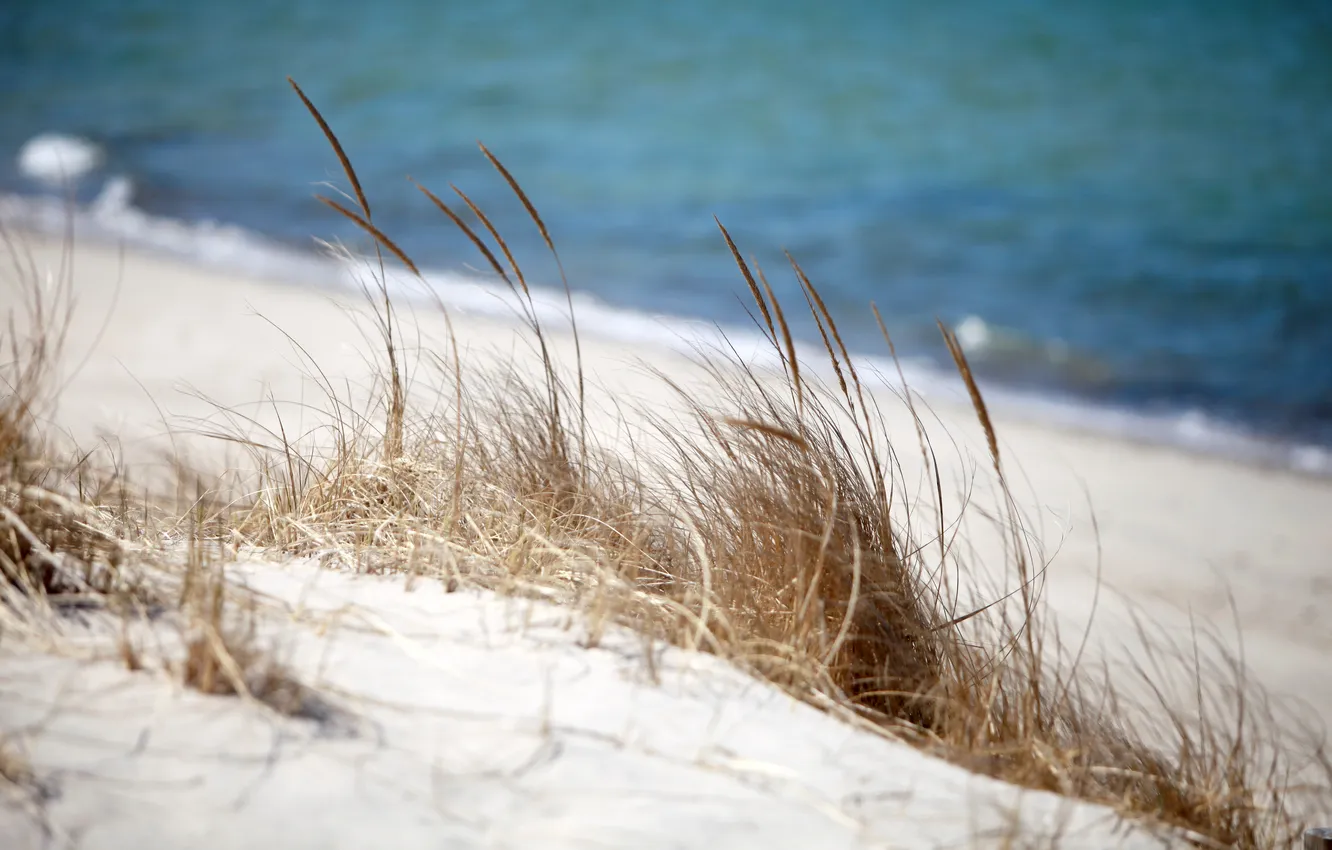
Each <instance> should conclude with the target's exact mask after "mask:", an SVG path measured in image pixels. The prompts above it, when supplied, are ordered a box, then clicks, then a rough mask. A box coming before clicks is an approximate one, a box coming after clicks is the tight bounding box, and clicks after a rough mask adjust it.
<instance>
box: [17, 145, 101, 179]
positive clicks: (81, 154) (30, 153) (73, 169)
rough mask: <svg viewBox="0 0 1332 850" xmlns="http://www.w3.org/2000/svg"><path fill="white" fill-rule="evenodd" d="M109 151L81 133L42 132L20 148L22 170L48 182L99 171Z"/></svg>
mask: <svg viewBox="0 0 1332 850" xmlns="http://www.w3.org/2000/svg"><path fill="white" fill-rule="evenodd" d="M105 159H106V154H105V153H104V152H103V151H102V149H101V148H100V147H98V145H97V144H96V143H95V142H92V141H89V140H88V139H84V138H81V137H79V136H67V135H64V134H61V133H42V134H41V135H39V136H34V137H32V138H31V139H29V140H28V141H27V142H25V143H24V144H23V147H21V148H19V152H18V157H17V163H18V170H19V173H20V174H22V175H23V176H25V177H28V178H30V179H32V180H36V181H38V182H40V183H46V184H61V183H67V182H72V181H75V180H78V179H79V178H81V177H84V176H85V175H87V174H89V173H90V172H92V171H95V170H97V169H98V168H100V167H101V166H102V163H103V162H104V161H105Z"/></svg>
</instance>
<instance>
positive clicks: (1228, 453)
mask: <svg viewBox="0 0 1332 850" xmlns="http://www.w3.org/2000/svg"><path fill="white" fill-rule="evenodd" d="M115 179H117V178H113V179H112V180H111V181H109V184H114V182H115ZM116 194H117V193H116V191H115V190H114V189H112V190H111V191H108V190H107V189H104V190H103V195H104V196H107V195H109V196H113V197H111V198H110V199H109V201H108V202H107V203H104V204H100V205H99V202H98V201H94V202H93V203H92V204H89V205H87V206H85V207H81V208H75V209H73V210H72V212H73V216H74V220H73V227H74V229H75V230H76V231H78V232H79V234H80V235H79V236H78V240H79V241H80V242H82V243H87V244H89V245H92V246H97V247H99V248H103V249H107V250H111V249H116V250H119V249H120V248H122V247H123V248H125V249H126V250H129V251H135V252H145V253H147V254H149V255H152V256H155V257H157V258H158V259H161V260H165V261H171V262H180V263H185V264H189V265H196V266H198V267H199V269H200V270H201V271H205V272H208V273H210V274H221V275H229V276H233V277H241V278H245V279H249V280H262V281H268V282H270V283H273V284H274V285H279V286H293V287H297V288H301V289H304V290H307V291H310V292H314V293H321V294H326V295H332V296H338V295H344V296H345V295H346V294H347V293H353V294H354V293H355V290H356V284H355V283H354V282H353V281H352V279H351V278H352V273H351V269H350V266H348V265H347V264H345V263H339V262H337V261H334V260H333V259H332V258H330V257H329V256H327V255H326V254H324V253H322V252H320V251H319V250H316V249H315V248H313V247H311V248H309V249H308V250H302V249H301V248H300V247H299V246H295V245H291V244H288V243H286V242H283V241H278V240H273V239H270V238H269V237H268V236H265V235H264V234H261V233H256V232H253V231H250V230H247V229H245V228H243V227H241V226H238V225H230V224H223V223H218V222H214V221H211V220H208V221H203V222H196V223H189V222H181V221H176V220H174V219H166V218H160V217H156V216H153V215H151V214H149V213H145V212H143V211H142V210H140V209H138V208H136V207H133V206H132V205H131V204H130V196H129V194H124V195H123V196H121V197H119V198H116V197H114V196H115V195H116ZM70 213H71V208H70V206H69V205H68V204H66V203H64V202H61V201H58V200H57V199H54V198H51V197H49V196H27V195H3V194H0V226H2V227H10V228H13V229H14V230H15V231H16V232H25V231H26V232H30V233H33V234H35V235H38V236H40V237H41V238H43V239H53V238H59V236H60V235H61V234H62V233H63V232H64V228H65V227H67V226H69V223H70V221H69V216H70ZM390 274H391V275H393V274H394V270H392V269H391V270H390ZM426 274H427V277H428V278H429V279H430V280H431V281H432V285H434V286H437V287H439V288H440V289H441V290H442V291H443V295H442V296H440V297H443V298H445V299H446V300H447V301H448V302H449V307H450V309H455V310H459V311H461V312H469V311H471V312H474V313H476V314H478V315H482V316H485V317H486V318H487V319H491V320H495V321H499V322H507V321H510V320H511V319H512V313H510V315H505V312H506V306H505V305H504V304H503V303H502V301H503V300H504V298H505V295H504V293H502V292H501V291H499V290H498V288H497V287H496V286H495V285H494V284H491V283H489V282H487V281H485V280H484V279H483V278H480V277H470V276H468V275H465V274H460V273H456V272H437V271H431V270H429V269H427V270H426ZM394 284H395V286H394V295H395V297H396V298H397V299H398V300H399V301H401V302H403V303H406V302H409V301H410V302H412V303H413V304H415V305H416V306H417V307H418V308H429V307H430V306H431V305H430V301H431V297H430V296H426V295H425V294H424V293H422V292H421V291H420V290H419V286H418V285H417V284H416V282H415V281H412V280H411V279H410V277H409V276H408V275H407V274H406V272H405V271H402V273H401V274H400V275H397V276H396V279H395V281H394ZM736 285H737V287H742V285H743V281H742V280H741V279H740V278H739V275H738V273H737V275H736ZM413 290H415V291H413ZM739 291H740V290H739V289H737V293H738V292H739ZM536 292H537V294H538V307H539V309H540V311H541V312H542V313H544V314H545V316H546V320H547V321H548V322H551V323H552V324H553V323H554V322H557V321H558V322H563V321H564V319H563V315H564V313H565V312H566V307H565V304H564V296H563V293H561V292H559V291H557V290H555V289H538V290H536ZM574 301H575V310H576V312H577V314H578V315H579V316H580V317H583V318H586V317H588V316H592V317H595V318H598V319H600V321H598V322H595V323H594V322H587V321H581V322H580V331H581V333H582V335H583V336H584V337H597V338H600V339H603V340H605V341H608V342H618V343H633V344H635V345H638V344H642V343H643V342H644V341H645V340H646V342H647V343H648V345H649V346H655V347H657V348H660V349H662V350H663V351H668V352H669V353H670V355H671V356H679V355H680V354H681V353H682V352H683V353H687V352H688V351H689V350H690V348H691V347H692V346H696V345H699V344H708V345H713V344H717V343H718V342H719V341H720V340H721V338H722V337H721V335H722V334H725V335H726V337H727V338H728V339H729V340H730V341H731V342H735V343H737V344H738V345H739V346H740V347H741V348H742V349H747V348H752V347H755V346H759V345H761V343H759V342H758V341H757V336H756V335H755V334H754V332H753V331H751V330H747V329H739V328H734V327H727V326H718V325H716V324H715V323H713V322H712V321H710V320H706V319H700V318H691V317H687V316H680V315H668V314H664V313H657V312H649V311H639V310H636V309H633V308H627V307H619V306H613V305H610V304H607V303H605V302H603V301H601V300H600V299H598V298H597V297H596V296H594V295H591V294H589V293H580V292H577V291H575V293H574ZM619 328H626V329H632V330H617V329H619ZM797 346H798V348H800V349H801V351H802V352H803V353H802V357H809V359H810V360H811V362H812V363H813V364H814V366H815V368H816V370H817V369H818V367H819V365H820V364H819V361H820V360H821V358H822V352H821V351H820V350H819V349H818V346H817V344H816V342H814V341H809V340H803V341H802V340H797ZM852 353H853V354H854V355H855V356H856V358H857V360H858V361H859V362H862V363H868V364H870V365H871V366H872V367H873V368H875V369H877V370H878V371H879V373H880V374H882V376H883V377H884V378H885V384H886V386H885V387H881V389H885V388H891V387H895V386H900V385H899V383H898V381H897V378H896V367H895V366H894V364H893V363H892V362H891V360H889V359H888V357H887V353H886V352H869V353H866V352H858V351H853V352H852ZM903 368H904V369H905V371H906V373H907V379H908V383H909V384H910V385H911V386H912V387H913V390H914V391H915V392H916V393H917V394H919V395H921V396H927V397H940V396H941V397H943V398H945V399H946V400H947V402H948V403H949V404H953V405H962V406H966V405H967V404H968V402H967V401H966V393H965V390H964V388H963V387H962V385H961V382H960V381H958V380H957V378H956V376H955V375H954V374H952V373H951V372H950V371H949V369H948V367H947V366H946V365H941V364H938V363H934V362H927V361H926V360H924V359H923V358H920V357H906V358H905V359H904V361H903ZM824 371H825V372H827V373H826V374H822V373H821V377H823V378H825V379H831V378H832V377H833V376H832V374H831V372H830V371H827V370H824ZM981 386H982V388H983V389H984V390H985V391H986V395H987V401H988V402H989V404H990V406H991V408H992V409H993V410H995V411H1002V412H1003V413H1004V414H1005V416H1006V418H1008V419H1011V420H1012V421H1014V422H1019V423H1022V424H1023V425H1029V426H1032V427H1036V428H1049V429H1056V430H1060V431H1063V432H1066V433H1068V434H1072V435H1076V434H1084V435H1087V436H1090V437H1093V438H1102V439H1110V440H1117V441H1120V442H1123V443H1125V444H1127V445H1130V446H1139V447H1143V448H1152V447H1159V448H1162V449H1165V450H1167V451H1174V452H1180V453H1183V454H1187V455H1191V456H1196V457H1205V458H1214V459H1220V460H1223V461H1227V462H1230V463H1234V464H1237V465H1240V466H1244V467H1256V468H1260V469H1266V470H1272V471H1283V472H1289V473H1291V474H1294V475H1297V476H1301V477H1309V478H1312V479H1315V480H1329V481H1332V445H1320V444H1315V443H1309V442H1301V441H1299V440H1296V439H1294V438H1282V437H1277V436H1274V435H1268V434H1263V433H1261V432H1257V431H1253V430H1251V429H1249V428H1248V427H1247V426H1245V425H1243V424H1239V423H1232V422H1228V421H1225V420H1221V419H1217V418H1214V417H1212V416H1210V415H1208V414H1205V413H1201V412H1198V411H1195V410H1183V411H1171V412H1162V411H1147V410H1135V409H1133V408H1130V407H1126V406H1123V405H1117V404H1112V403H1101V402H1093V401H1090V400H1085V399H1079V398H1077V397H1076V396H1075V395H1073V394H1069V393H1064V392H1059V391H1049V392H1044V391H1037V390H1029V389H1019V388H1015V387H1009V386H1005V385H1002V384H991V383H990V382H988V381H985V380H982V381H981ZM1110 422H1113V423H1114V424H1108V423H1110Z"/></svg>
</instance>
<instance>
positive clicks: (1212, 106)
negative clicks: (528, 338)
mask: <svg viewBox="0 0 1332 850" xmlns="http://www.w3.org/2000/svg"><path fill="white" fill-rule="evenodd" d="M287 75H292V76H294V77H295V78H296V79H297V80H298V81H299V82H301V83H302V85H303V86H304V87H305V89H306V91H307V92H308V93H309V95H310V96H311V98H312V99H313V100H314V101H315V102H316V103H317V104H318V105H319V106H320V107H321V109H322V110H323V111H324V113H325V115H326V117H327V118H328V120H329V121H330V122H331V123H332V125H333V126H334V128H335V129H336V130H337V131H338V133H339V135H340V136H341V137H342V140H343V143H344V145H345V146H346V148H347V149H348V151H349V153H350V154H351V156H352V157H353V159H354V161H355V162H356V164H357V166H358V170H359V171H360V174H361V178H362V182H363V183H364V184H365V185H366V186H367V188H368V190H369V193H370V197H371V201H372V204H373V205H374V212H375V216H376V219H377V221H378V222H379V223H380V225H381V226H382V227H383V228H384V229H385V230H387V231H388V232H390V233H392V234H394V235H395V237H397V238H399V241H400V242H401V243H402V244H403V245H404V247H406V248H408V249H409V251H410V252H411V253H412V254H413V255H414V256H415V257H416V258H417V259H418V261H419V262H420V263H421V264H423V265H427V266H430V267H432V268H436V269H443V270H455V271H456V270H464V269H465V268H467V267H468V266H475V265H477V264H478V262H479V260H478V258H477V257H475V255H474V254H473V252H472V251H471V250H470V249H469V247H468V246H467V244H466V243H465V242H464V241H462V240H461V239H460V238H459V237H457V236H455V235H454V234H453V233H452V232H451V228H450V227H448V226H446V224H445V223H444V222H442V221H441V220H440V217H439V216H438V215H437V214H435V213H433V212H432V210H431V209H430V207H429V205H428V203H427V202H426V201H425V199H424V198H422V197H421V196H420V195H419V194H418V193H417V192H416V191H415V190H414V189H413V188H412V187H411V186H410V184H409V183H408V182H407V181H406V179H405V178H406V176H407V175H410V176H411V177H413V178H415V179H418V180H420V181H421V182H423V183H425V184H426V185H428V186H431V187H433V188H435V189H436V190H437V191H440V192H445V191H447V187H448V184H449V183H450V182H454V183H457V184H458V185H459V186H460V187H462V188H464V189H465V190H466V191H468V192H469V193H470V194H472V195H473V197H474V198H476V199H477V200H479V201H480V202H481V203H482V205H483V206H487V207H488V208H491V210H492V212H493V213H494V215H495V217H496V218H498V219H499V220H501V221H505V222H511V223H512V224H511V226H510V227H509V228H508V230H509V231H510V232H511V233H512V234H513V236H514V237H515V241H516V242H518V243H520V244H521V245H522V246H524V247H527V248H531V249H535V248H536V247H537V245H538V244H539V243H537V241H536V235H535V233H534V232H533V231H532V229H531V228H530V227H528V226H527V225H526V223H525V222H524V221H523V220H522V219H521V218H520V215H521V211H520V210H519V208H518V207H517V206H516V204H515V203H514V202H513V201H512V199H511V198H510V197H509V196H508V195H507V194H506V190H505V188H504V186H503V184H502V183H501V182H500V181H499V180H498V179H497V178H496V177H495V175H494V174H493V172H491V171H490V170H489V168H488V166H487V165H486V164H485V162H484V160H482V159H481V157H480V155H479V154H478V153H477V151H476V148H475V141H476V140H477V139H478V138H479V139H481V140H483V141H484V142H485V143H486V144H487V146H489V147H490V148H491V149H492V150H493V151H494V152H495V153H496V154H498V155H499V156H500V157H501V158H502V159H503V160H504V161H505V162H506V164H507V165H508V166H509V167H510V169H511V170H512V171H513V172H514V174H515V175H516V176H517V177H518V178H519V179H520V180H521V181H522V183H523V185H524V186H525V188H526V189H527V191H528V193H529V194H530V196H531V197H532V198H533V199H534V200H535V202H536V203H537V205H538V206H539V207H540V208H541V210H542V212H543V213H544V215H545V217H546V219H547V221H548V222H549V223H550V224H551V228H552V231H553V235H554V236H555V237H556V239H557V241H558V242H559V243H560V246H561V251H562V254H563V257H564V260H565V263H566V266H567V267H568V269H569V271H570V274H571V277H572V279H573V283H574V286H575V288H577V289H579V290H581V291H584V292H587V293H590V294H592V295H595V296H596V297H597V298H599V299H600V300H601V301H603V302H606V303H608V304H610V305H615V306H619V307H623V308H629V309H634V310H640V311H650V312H656V313H667V314H671V315H677V316H685V317H697V318H704V319H709V320H714V321H718V322H721V323H723V324H726V325H734V326H743V325H744V324H745V323H747V321H748V319H747V317H746V315H745V313H744V309H743V305H742V303H741V301H740V299H739V296H740V294H741V293H742V291H743V285H742V283H741V281H740V279H739V277H738V275H737V274H736V273H735V271H734V269H733V267H732V266H731V264H730V261H729V259H728V256H727V254H726V251H725V248H724V245H723V244H722V243H721V241H720V239H719V237H718V235H717V232H716V228H715V225H714V224H713V221H712V216H713V215H714V214H715V215H718V216H720V217H721V219H722V220H723V221H724V222H725V223H726V224H727V225H728V226H729V227H730V228H731V230H732V232H733V234H734V235H735V236H736V238H737V239H738V241H740V243H741V244H742V247H743V249H744V250H745V251H746V252H748V253H753V254H755V255H757V256H758V257H759V259H760V260H761V262H762V263H763V264H764V266H765V268H767V269H768V270H769V272H770V277H771V278H772V279H773V280H774V284H775V285H777V286H778V289H779V291H781V292H783V293H785V294H787V295H788V296H790V297H792V298H798V297H799V296H798V294H797V290H796V288H795V285H794V281H793V280H792V278H791V276H790V275H789V274H782V273H780V268H781V264H782V262H783V261H782V256H781V249H783V248H788V249H790V250H791V252H792V253H793V254H794V255H795V256H796V257H797V258H798V259H799V260H800V261H801V263H802V264H803V265H804V266H805V268H806V269H807V271H808V272H809V273H810V275H811V277H813V278H814V280H815V282H816V283H817V284H818V285H819V286H820V287H821V288H822V290H823V292H824V294H825V296H826V297H827V300H828V301H829V304H830V306H831V307H832V309H833V310H834V312H835V313H836V314H837V315H838V316H839V317H840V319H841V320H842V322H843V325H844V331H845V332H846V335H847V336H848V337H849V338H850V340H851V341H852V344H853V347H855V348H859V349H861V350H863V351H870V352H878V351H881V350H882V345H881V343H880V341H879V340H878V338H877V332H876V331H875V329H874V326H873V323H872V319H871V318H870V316H869V314H868V312H867V311H866V309H865V306H866V304H867V303H868V302H869V301H871V300H873V301H875V302H877V303H878V305H879V306H880V308H881V309H882V310H883V311H884V313H885V317H886V318H887V319H888V321H889V324H890V327H891V329H892V330H893V331H894V333H895V334H896V336H897V338H898V342H899V345H901V346H902V347H904V348H905V349H906V350H907V351H908V353H910V354H913V355H914V356H917V357H920V358H923V359H927V360H928V359H930V358H934V359H938V358H940V356H941V348H940V346H939V344H938V342H937V338H936V337H937V334H936V332H935V331H934V330H933V320H934V318H935V317H936V316H938V317H939V318H941V319H943V320H944V321H945V322H947V323H949V324H953V325H959V324H961V325H962V326H963V327H965V328H967V329H968V331H969V332H968V333H967V334H964V337H965V338H966V339H967V340H968V341H969V342H970V344H971V347H972V350H973V357H974V359H975V361H976V363H977V365H978V370H979V371H980V372H981V374H982V375H984V376H985V377H987V378H988V379H990V381H991V382H993V383H995V384H996V385H998V386H1001V387H1002V386H1009V387H1014V388H1018V389H1025V390H1029V391H1032V392H1037V393H1040V394H1043V395H1045V396H1047V397H1050V398H1062V399H1066V400H1072V401H1077V402H1079V403H1084V404H1089V405H1108V406H1110V407H1112V408H1114V409H1117V410H1131V411H1139V412H1143V413H1145V414H1154V413H1159V414H1160V415H1163V416H1167V415H1168V416H1176V415H1190V416H1202V417H1205V418H1206V419H1207V420H1208V421H1215V422H1219V423H1234V424H1236V425H1237V426H1239V427H1242V428H1244V429H1247V430H1250V431H1253V432H1255V433H1260V434H1266V435H1270V436H1273V437H1277V438H1280V439H1285V440H1297V441H1310V442H1314V443H1318V444H1322V445H1332V4H1329V3H1327V2H1319V0H1309V2H1294V0H1290V2H1266V3H1264V2H1238V0H1237V2H1219V0H1214V1H1213V2H1203V0H1196V2H1185V0H1161V1H1160V2H1131V1H1130V0H1125V2H1114V3H1111V2H1106V3H1090V2H1088V3H1061V2H1056V0H1017V1H1016V2H1000V0H954V2H938V3H929V4H927V3H920V2H906V1H905V0H863V2H858V1H857V0H823V2H820V3H810V2H795V1H794V0H791V1H790V2H788V0H767V2H763V3H758V2H753V3H738V2H732V3H712V2H703V0H674V2H671V3H639V2H614V3H612V2H604V3H602V2H564V3H550V2H539V0H496V2H488V3H453V2H443V1H442V0H434V1H433V2H431V1H430V0H407V1H406V2H386V3H383V4H379V5H376V4H368V3H364V2H350V0H318V2H315V0H310V2H289V3H282V4H279V3H271V2H266V0H264V1H262V2H261V0H236V2H233V3H230V4H191V3H176V4H171V3H165V2H148V0H122V2H110V1H109V0H107V2H92V0H85V2H77V1H76V0H47V2H40V3H39V2H24V0H9V2H8V3H6V4H5V5H3V6H0V92H3V95H2V96H0V191H3V192H9V193H19V194H23V195H27V196H32V195H37V194H40V193H43V192H49V191H50V190H49V188H46V187H43V186H42V185H40V184H39V183H38V182H36V181H34V180H32V179H30V178H29V177H26V176H25V175H24V174H22V173H20V170H19V168H18V166H17V164H16V160H15V156H16V155H17V152H18V151H19V149H20V147H21V146H22V145H23V143H24V142H25V141H27V140H28V139H30V138H31V137H33V136H34V135H36V134H38V133H42V132H49V131H58V132H62V133H68V134H74V135H77V136H81V137H84V138H86V139H90V140H92V141H94V142H96V143H97V144H98V145H99V146H100V147H101V148H102V149H103V150H104V151H105V152H106V157H107V158H106V162H105V163H104V165H103V166H102V167H101V168H100V169H99V170H98V171H96V172H95V173H92V174H90V175H87V176H86V177H85V178H84V179H83V181H82V182H81V184H80V188H79V192H80V197H82V198H83V199H84V200H90V199H91V198H92V197H94V196H95V195H96V194H97V193H98V192H99V191H100V189H101V187H102V185H103V184H104V182H105V180H106V179H107V178H110V177H112V176H115V175H125V176H128V177H129V178H130V179H131V180H132V183H133V187H134V194H133V202H134V204H135V206H136V207H137V208H139V209H141V210H143V211H146V212H148V213H151V214H153V215H155V216H158V217H161V218H170V219H178V220H183V221H187V222H188V221H198V220H202V219H212V220H219V221H223V222H230V223H234V224H237V225H241V226H243V227H245V228H248V229H250V230H252V231H255V232H258V233H262V234H266V235H268V236H270V237H273V238H275V239H278V240H281V241H282V242H284V243H286V244H288V245H290V246H292V247H294V248H296V249H298V250H306V249H309V248H312V247H313V246H312V241H311V238H310V237H311V235H312V234H314V235H318V236H325V237H327V236H340V237H343V238H347V239H354V238H355V234H354V233H353V232H352V231H351V230H350V229H349V227H348V226H347V225H346V224H345V223H344V222H342V221H339V220H338V219H337V218H336V216H334V215H333V214H331V213H330V212H329V211H328V210H326V209H324V208H322V207H321V206H320V205H318V204H317V203H315V202H313V201H312V200H311V194H312V192H313V191H316V188H317V187H316V185H315V184H317V183H319V182H320V181H324V180H335V181H337V182H339V183H341V182H342V181H341V179H340V175H339V173H338V169H337V163H336V161H335V160H334V159H333V157H332V155H331V154H330V153H329V151H328V150H327V147H326V146H325V144H324V142H323V140H322V138H321V136H320V134H319V132H318V129H317V128H316V127H315V125H314V124H313V122H312V121H311V120H310V119H309V117H308V115H307V114H306V113H305V111H304V109H303V108H302V107H301V105H300V103H299V102H298V101H297V100H296V99H295V97H294V96H293V95H292V93H291V91H290V90H289V89H288V88H287V86H286V83H285V81H284V78H285V77H286V76H287ZM538 268H542V269H543V271H542V273H544V274H547V275H548V274H549V270H548V269H544V267H538ZM798 330H799V331H800V333H802V334H803V335H805V336H807V337H810V336H812V335H813V333H814V331H813V329H812V327H810V326H808V325H804V326H801V327H799V328H798ZM1088 409H1089V410H1095V409H1099V408H1095V407H1092V408H1088Z"/></svg>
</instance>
